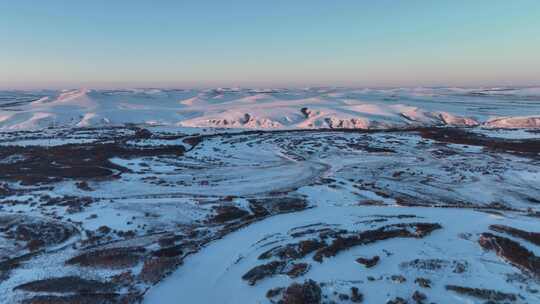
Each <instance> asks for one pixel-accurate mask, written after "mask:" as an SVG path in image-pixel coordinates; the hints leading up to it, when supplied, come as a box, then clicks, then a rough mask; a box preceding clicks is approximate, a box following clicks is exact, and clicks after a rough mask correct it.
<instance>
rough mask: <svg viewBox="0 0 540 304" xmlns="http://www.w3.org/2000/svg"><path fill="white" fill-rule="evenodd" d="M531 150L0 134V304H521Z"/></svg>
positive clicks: (199, 132)
mask: <svg viewBox="0 0 540 304" xmlns="http://www.w3.org/2000/svg"><path fill="white" fill-rule="evenodd" d="M539 161H540V133H538V130H537V129H535V128H522V129H519V130H510V129H506V130H503V129H492V128H482V127H467V128H464V127H462V128H456V127H452V128H450V127H447V126H444V127H443V126H439V127H433V126H430V127H423V126H416V127H414V126H409V127H408V128H406V129H384V130H378V129H377V130H359V129H328V128H326V129H317V130H273V131H268V130H265V131H261V130H243V131H239V130H231V129H203V128H187V127H174V126H163V125H161V126H153V127H151V126H149V125H146V124H145V125H127V126H99V127H85V128H82V127H80V128H79V127H57V128H47V129H43V130H24V131H16V130H11V131H9V132H3V133H0V172H1V174H0V299H2V301H4V302H5V303H24V304H44V303H45V304H49V303H51V304H52V303H55V304H56V303H77V304H80V303H83V304H109V303H126V304H129V303H149V304H153V303H159V304H161V303H231V304H232V303H284V304H287V303H288V304H291V303H536V302H539V301H540V293H539V290H540V284H539V278H540V221H539V218H540V165H539Z"/></svg>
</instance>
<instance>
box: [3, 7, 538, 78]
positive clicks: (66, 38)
mask: <svg viewBox="0 0 540 304" xmlns="http://www.w3.org/2000/svg"><path fill="white" fill-rule="evenodd" d="M539 54H540V1H538V0H519V1H507V0H505V1H503V0H474V1H471V0H452V1H433V0H377V1H375V0H371V1H368V0H341V1H325V0H295V1H291V0H272V1H258V0H229V1H217V0H215V1H208V0H197V1H195V0H193V1H187V0H185V1H168V0H161V1H137V0H131V1H128V0H116V1H106V0H93V1H69V0H63V1H62V0H48V1H30V0H17V1H13V0H0V88H34V87H35V88H37V87H42V88H43V87H55V88H58V87H79V86H89V87H120V86H175V87H183V86H185V87H188V86H192V87H210V86H261V87H263V86H264V87H270V86H310V85H311V86H318V85H325V86H326V85H328V86H359V87H366V86H439V85H441V86H443V85H449V86H454V85H456V86H478V85H540V55H539Z"/></svg>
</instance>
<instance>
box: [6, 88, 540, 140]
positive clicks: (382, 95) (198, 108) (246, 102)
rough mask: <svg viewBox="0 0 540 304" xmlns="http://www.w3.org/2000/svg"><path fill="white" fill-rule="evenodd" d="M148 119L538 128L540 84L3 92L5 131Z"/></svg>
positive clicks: (198, 123) (267, 125)
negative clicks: (484, 87) (472, 86)
mask: <svg viewBox="0 0 540 304" xmlns="http://www.w3.org/2000/svg"><path fill="white" fill-rule="evenodd" d="M124 124H146V125H169V126H185V127H213V128H240V129H317V128H358V129H386V128H407V127H415V126H437V125H447V126H477V125H481V126H484V127H489V128H539V127H540V88H521V89H497V88H489V89H462V88H414V89H413V88H407V89H406V88H396V89H344V88H307V89H272V90H257V89H208V90H165V89H130V90H89V89H77V90H64V91H51V90H47V91H33V92H28V91H25V92H22V91H0V130H2V131H9V130H29V129H40V128H44V127H50V126H68V127H88V126H103V125H124Z"/></svg>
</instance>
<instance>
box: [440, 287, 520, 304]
mask: <svg viewBox="0 0 540 304" xmlns="http://www.w3.org/2000/svg"><path fill="white" fill-rule="evenodd" d="M446 289H447V290H451V291H454V292H457V293H459V294H462V295H467V296H470V297H474V298H478V299H483V300H489V301H511V302H514V301H516V300H517V296H516V295H515V294H513V293H504V292H500V291H496V290H491V289H481V288H471V287H463V286H456V285H446Z"/></svg>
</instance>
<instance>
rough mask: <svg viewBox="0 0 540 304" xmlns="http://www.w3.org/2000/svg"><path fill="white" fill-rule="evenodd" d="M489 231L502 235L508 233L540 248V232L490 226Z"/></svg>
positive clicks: (503, 226)
mask: <svg viewBox="0 0 540 304" xmlns="http://www.w3.org/2000/svg"><path fill="white" fill-rule="evenodd" d="M489 229H490V230H493V231H496V232H500V233H506V234H508V235H511V236H513V237H517V238H520V239H523V240H526V241H529V242H531V243H533V244H535V245H538V246H540V233H538V232H529V231H525V230H521V229H517V228H513V227H510V226H505V225H491V226H489Z"/></svg>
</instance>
